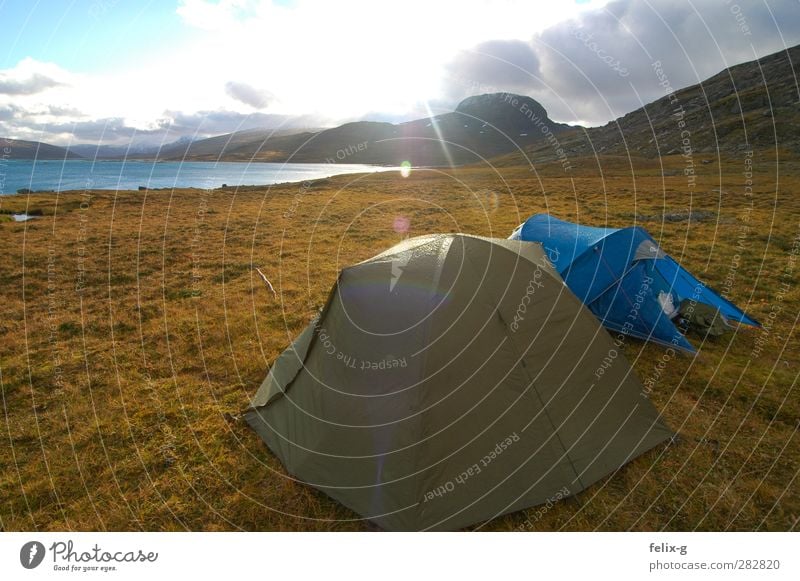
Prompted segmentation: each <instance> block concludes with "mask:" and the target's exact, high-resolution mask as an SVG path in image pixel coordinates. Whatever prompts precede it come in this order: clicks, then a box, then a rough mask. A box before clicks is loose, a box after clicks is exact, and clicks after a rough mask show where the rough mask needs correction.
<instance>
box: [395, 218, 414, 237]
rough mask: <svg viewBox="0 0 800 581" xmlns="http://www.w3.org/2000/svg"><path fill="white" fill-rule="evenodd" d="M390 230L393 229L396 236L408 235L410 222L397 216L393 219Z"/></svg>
mask: <svg viewBox="0 0 800 581" xmlns="http://www.w3.org/2000/svg"><path fill="white" fill-rule="evenodd" d="M392 228H394V231H395V232H397V233H398V234H408V231H409V229H410V228H411V220H409V219H408V218H406V217H405V216H397V217H396V218H395V219H394V224H393V225H392Z"/></svg>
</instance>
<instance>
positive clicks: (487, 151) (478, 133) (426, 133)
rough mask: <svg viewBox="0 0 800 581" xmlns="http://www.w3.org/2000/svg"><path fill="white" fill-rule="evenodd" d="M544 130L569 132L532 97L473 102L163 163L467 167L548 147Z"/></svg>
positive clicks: (259, 138)
mask: <svg viewBox="0 0 800 581" xmlns="http://www.w3.org/2000/svg"><path fill="white" fill-rule="evenodd" d="M543 126H546V127H547V128H548V131H549V132H552V133H560V132H562V131H565V130H567V129H569V127H568V126H567V125H564V124H561V123H555V122H554V121H552V120H550V119H549V118H548V117H547V112H546V111H545V110H544V108H543V107H542V106H541V105H540V104H539V103H537V102H536V101H535V100H533V99H531V98H530V97H524V96H520V95H513V94H508V93H495V94H491V95H480V96H475V97H469V98H467V99H465V100H464V101H462V102H461V104H460V105H459V106H458V108H457V109H456V110H455V111H453V112H451V113H445V114H442V115H437V116H435V117H430V118H423V119H417V120H414V121H409V122H407V123H400V124H396V125H395V124H391V123H378V122H373V121H358V122H354V123H346V124H344V125H341V126H339V127H335V128H332V129H327V130H324V131H319V132H303V133H297V134H293V135H271V134H269V133H268V132H260V133H259V132H250V134H248V135H244V134H242V135H239V134H231V135H223V136H219V137H213V138H210V139H204V140H200V141H196V142H194V143H192V144H191V145H190V146H189V147H188V148H186V149H183V150H181V151H162V152H161V154H160V155H159V159H165V160H177V159H184V160H219V159H221V160H227V161H250V160H257V161H273V162H287V161H288V162H309V163H325V162H327V163H372V164H386V165H398V164H400V163H401V162H403V161H409V162H411V163H412V164H413V165H449V164H450V163H453V164H464V163H472V162H476V161H479V160H480V159H482V158H489V157H494V156H497V155H502V154H505V153H509V152H511V151H514V150H516V149H517V144H521V145H523V146H526V145H531V144H534V143H536V142H537V141H541V140H543V139H546V133H544V132H543V131H542V129H541V128H542V127H543Z"/></svg>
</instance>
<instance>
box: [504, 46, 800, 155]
mask: <svg viewBox="0 0 800 581" xmlns="http://www.w3.org/2000/svg"><path fill="white" fill-rule="evenodd" d="M798 64H800V45H798V46H795V47H792V48H790V49H787V50H784V51H781V52H777V53H774V54H771V55H769V56H766V57H764V58H761V59H759V60H755V61H750V62H747V63H742V64H740V65H736V66H733V67H730V68H728V69H726V70H724V71H722V72H720V73H718V74H716V75H714V76H713V77H710V78H709V79H706V80H705V81H703V82H702V83H698V84H697V85H693V86H691V87H687V88H685V89H680V90H678V91H675V92H673V93H669V94H666V95H665V96H664V97H662V98H660V99H658V100H656V101H654V102H652V103H649V104H648V105H645V106H644V107H641V108H640V109H637V110H635V111H632V112H631V113H628V114H627V115H624V116H623V117H620V118H619V119H617V120H616V121H612V122H610V123H608V124H606V125H604V126H602V127H594V128H590V129H584V128H578V129H574V130H572V131H571V132H570V133H569V134H564V135H562V136H560V138H559V139H560V142H561V145H562V147H563V148H564V149H565V151H566V152H567V155H569V156H575V157H580V156H585V155H595V154H603V155H635V156H641V157H650V158H656V157H661V156H664V155H675V154H683V155H685V156H686V157H689V156H691V154H692V153H714V152H717V151H721V152H725V153H729V154H730V153H735V152H741V151H744V150H747V149H758V150H761V151H770V150H771V151H775V150H776V149H781V150H783V151H788V152H791V153H800V134H799V133H798V132H797V130H796V128H797V127H798V125H800V111H799V110H798V103H800V88H799V87H798V78H800V74H799V73H800V71H798V70H797V66H798ZM654 73H655V74H657V75H659V74H660V73H659V69H658V68H656V67H654ZM526 149H527V152H526V153H527V154H528V155H529V157H531V158H533V159H534V160H537V161H544V160H549V159H554V158H555V155H554V153H553V152H552V151H548V148H547V147H546V146H545V145H543V144H536V145H535V146H533V147H528V148H526ZM522 161H524V158H523V157H522V155H521V154H514V155H511V156H508V157H507V158H506V159H505V160H504V163H507V164H514V163H521V162H522Z"/></svg>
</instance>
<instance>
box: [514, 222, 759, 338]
mask: <svg viewBox="0 0 800 581" xmlns="http://www.w3.org/2000/svg"><path fill="white" fill-rule="evenodd" d="M509 238H511V239H521V240H529V241H532V242H540V243H541V244H542V245H543V246H544V248H545V250H546V251H547V253H548V256H549V258H550V260H551V262H552V263H553V265H554V266H555V267H556V269H557V270H558V271H559V273H561V276H562V278H563V279H564V281H565V282H566V283H567V286H569V288H570V290H572V292H573V293H575V294H576V295H577V296H578V298H579V299H581V300H582V301H583V302H584V304H586V306H587V307H589V309H590V310H591V311H592V312H593V313H594V314H595V316H597V318H598V319H600V321H601V322H602V323H603V325H605V326H606V327H607V328H608V329H611V330H612V331H616V332H618V333H621V334H623V335H631V336H633V337H638V338H640V339H645V340H648V341H655V342H657V343H661V344H663V345H668V346H671V347H674V348H676V349H682V350H684V351H688V352H690V353H693V352H694V347H692V345H691V343H689V342H688V341H687V340H686V338H685V337H684V336H683V333H681V331H680V330H679V329H678V327H677V326H676V324H675V321H676V320H677V318H678V317H679V316H680V315H679V308H680V310H683V307H682V305H684V306H685V307H687V308H692V305H696V304H697V303H702V304H706V305H709V306H711V307H713V308H715V309H718V310H719V312H720V313H721V314H722V315H723V317H724V319H725V320H726V321H737V322H740V323H745V324H747V325H754V326H758V323H757V322H756V321H755V320H753V319H751V318H750V317H748V316H747V315H745V314H744V313H743V312H742V311H741V310H739V309H738V308H737V307H736V305H734V304H733V303H731V302H729V301H727V300H725V299H724V298H722V297H721V296H719V295H718V294H717V293H715V292H714V291H712V290H710V289H709V288H707V287H706V286H705V285H704V284H703V283H702V282H700V281H699V280H697V279H696V278H695V277H694V276H692V275H691V274H690V273H689V272H688V271H686V270H685V269H684V268H682V267H681V266H680V265H679V264H678V263H677V262H675V260H673V259H672V258H671V257H670V256H668V255H667V254H666V253H665V252H664V251H663V250H661V248H660V247H659V246H658V243H657V242H656V241H655V240H654V239H653V237H652V236H650V234H648V233H647V231H646V230H645V229H643V228H640V227H638V226H633V227H630V228H594V227H591V226H579V225H578V224H573V223H571V222H564V221H563V220H559V219H558V218H554V217H552V216H550V215H548V214H537V215H535V216H531V217H530V218H529V219H528V220H526V221H525V222H523V223H522V224H521V225H520V226H519V227H518V228H517V229H516V230H515V231H514V233H513V234H512V235H511V236H509Z"/></svg>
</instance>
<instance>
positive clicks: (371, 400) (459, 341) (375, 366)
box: [245, 234, 672, 530]
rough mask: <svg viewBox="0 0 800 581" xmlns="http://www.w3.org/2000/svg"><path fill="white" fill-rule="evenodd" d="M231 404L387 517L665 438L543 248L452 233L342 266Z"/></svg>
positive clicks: (326, 481) (543, 481) (601, 467)
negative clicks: (301, 326)
mask: <svg viewBox="0 0 800 581" xmlns="http://www.w3.org/2000/svg"><path fill="white" fill-rule="evenodd" d="M245 417H246V419H247V421H248V423H249V424H250V425H251V426H252V427H253V429H255V430H256V432H258V434H259V435H260V436H261V438H262V439H263V440H264V441H265V442H266V443H267V445H268V446H269V447H270V449H271V450H272V451H273V452H274V453H275V454H276V455H277V456H278V458H280V460H281V461H282V462H283V464H284V466H285V467H286V469H287V470H288V472H289V473H290V474H291V475H292V476H294V477H295V478H297V479H298V480H300V481H302V482H305V483H307V484H309V485H311V486H314V487H316V488H318V489H319V490H322V491H324V492H325V493H327V494H328V495H330V496H331V497H333V498H335V499H336V500H338V501H340V502H341V503H342V504H344V505H346V506H348V507H350V508H351V509H353V510H354V511H355V512H357V513H358V514H360V515H362V516H363V517H364V518H366V519H369V520H371V521H373V522H374V523H376V524H377V525H379V526H380V527H382V528H385V529H390V530H449V529H458V528H462V527H465V526H468V525H472V524H475V523H480V522H482V521H485V520H488V519H491V518H493V517H496V516H498V515H501V514H504V513H508V512H511V511H517V510H520V509H522V508H526V507H530V506H533V505H536V504H540V503H544V502H547V501H548V500H550V499H553V498H562V497H564V496H569V495H573V494H575V493H577V492H579V491H581V490H583V489H585V488H586V487H587V486H589V485H591V484H592V483H593V482H596V481H597V480H598V479H600V478H602V477H604V476H606V475H608V474H610V473H612V472H614V471H615V470H617V469H618V468H619V467H620V466H622V465H623V464H625V463H626V462H628V461H629V460H631V459H632V458H634V457H636V456H638V455H640V454H642V453H643V452H645V451H646V450H648V449H650V448H652V447H653V446H655V445H657V444H659V443H660V442H663V441H665V440H667V439H668V438H670V437H671V436H672V432H671V431H670V429H669V428H667V427H666V426H665V425H664V423H662V421H661V420H660V419H659V415H658V413H657V412H656V410H655V409H654V407H653V406H652V405H651V403H650V402H649V400H648V399H647V397H646V395H645V394H644V393H643V390H642V385H641V383H640V382H639V381H638V379H637V378H636V377H635V375H634V374H633V371H632V370H631V368H630V366H629V365H628V363H627V362H626V361H625V359H624V357H623V355H622V354H621V353H620V352H619V351H618V350H617V349H616V348H615V346H614V343H613V342H612V340H611V338H610V336H609V335H608V333H607V332H606V331H605V330H603V328H602V327H601V326H600V324H599V323H598V322H597V319H596V318H595V317H594V315H592V314H591V313H590V312H589V311H588V310H587V309H586V308H585V307H584V306H583V304H582V303H581V302H580V301H579V300H578V299H577V298H576V297H575V296H574V295H573V294H572V293H571V292H570V290H569V289H568V288H567V287H566V286H565V285H564V283H563V281H562V280H561V278H560V276H559V275H558V273H557V272H556V271H555V270H554V269H553V268H552V266H551V265H550V263H549V262H548V261H547V259H546V258H545V254H544V252H543V250H542V247H541V246H540V245H538V244H536V243H532V242H522V241H516V240H495V239H488V238H479V237H476V236H467V235H463V234H453V235H434V236H425V237H419V238H413V239H409V240H406V241H404V242H402V243H400V244H398V245H397V246H395V247H393V248H391V249H390V250H388V251H386V252H384V253H382V254H379V255H378V256H376V257H374V258H371V259H369V260H367V261H365V262H362V263H360V264H357V265H355V266H351V267H349V268H345V269H344V270H342V272H341V274H340V275H339V278H338V281H337V283H336V284H335V285H334V288H333V289H332V291H331V293H330V296H329V298H328V300H327V303H326V304H325V307H324V308H323V310H322V312H321V313H320V315H319V317H318V318H317V319H316V320H315V321H314V322H313V323H312V324H310V325H309V326H308V327H307V328H306V329H305V330H304V331H303V332H302V333H301V334H300V336H299V337H298V338H297V339H296V340H295V341H294V343H293V344H292V346H291V347H289V348H288V349H287V350H286V351H285V352H284V353H283V354H282V355H281V356H280V357H279V358H278V360H277V361H276V362H275V363H274V365H273V366H272V369H271V370H270V372H269V374H268V376H267V378H266V379H265V380H264V382H263V384H262V385H261V387H260V389H259V390H258V392H257V394H256V396H255V398H254V399H253V401H252V402H251V406H250V408H249V409H248V411H247V413H246V414H245Z"/></svg>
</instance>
